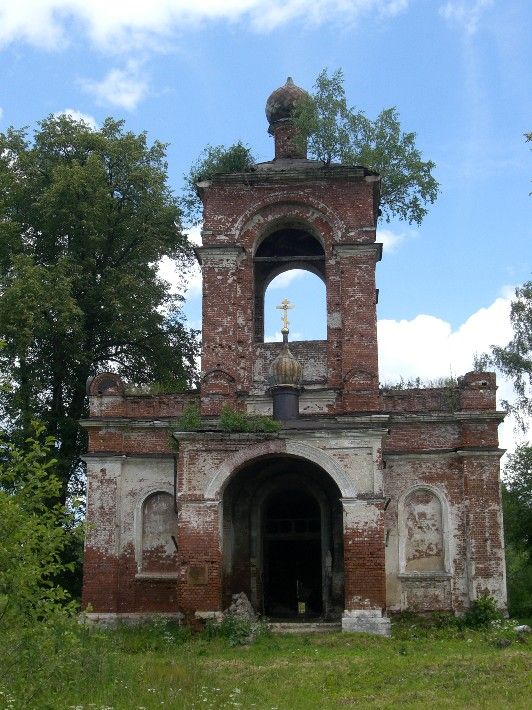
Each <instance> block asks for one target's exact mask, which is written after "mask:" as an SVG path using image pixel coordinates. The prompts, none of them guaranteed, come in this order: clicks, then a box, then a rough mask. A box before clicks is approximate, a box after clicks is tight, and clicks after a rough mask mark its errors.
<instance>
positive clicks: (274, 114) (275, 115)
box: [266, 76, 308, 125]
mask: <svg viewBox="0 0 532 710" xmlns="http://www.w3.org/2000/svg"><path fill="white" fill-rule="evenodd" d="M306 97H308V93H307V92H306V91H305V90H304V89H301V88H300V87H299V86H296V85H295V84H294V82H293V80H292V77H291V76H289V77H288V79H287V80H286V84H285V85H284V86H281V87H279V88H278V89H275V91H273V92H272V93H271V94H270V96H269V98H268V100H267V101H266V118H267V119H268V123H269V124H270V125H271V124H272V123H276V121H282V120H283V119H287V118H291V117H292V116H293V115H294V109H295V108H296V106H297V105H298V104H299V103H300V102H301V101H302V100H303V99H304V98H306Z"/></svg>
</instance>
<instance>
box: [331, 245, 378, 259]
mask: <svg viewBox="0 0 532 710" xmlns="http://www.w3.org/2000/svg"><path fill="white" fill-rule="evenodd" d="M333 252H334V255H335V256H339V257H347V256H363V255H367V254H374V255H375V259H376V261H380V260H381V259H382V244H381V243H380V242H371V243H370V244H356V243H353V244H335V245H334V246H333Z"/></svg>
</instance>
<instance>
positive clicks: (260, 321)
mask: <svg viewBox="0 0 532 710" xmlns="http://www.w3.org/2000/svg"><path fill="white" fill-rule="evenodd" d="M292 269H302V270H306V271H310V272H312V273H314V274H316V275H317V276H319V277H320V278H321V279H322V280H323V282H324V283H325V250H324V247H323V243H322V240H321V239H320V237H319V236H318V235H317V234H316V232H315V231H314V230H313V229H312V228H311V227H310V226H308V225H306V224H305V223H304V222H301V221H298V220H289V219H284V220H276V221H274V222H273V223H271V224H269V225H268V228H267V229H266V230H264V231H263V232H262V234H261V235H260V237H259V239H258V240H257V242H256V244H255V246H254V256H253V285H254V311H255V319H254V320H255V324H254V328H255V340H256V342H262V341H263V340H264V295H265V292H266V289H267V287H268V285H269V284H270V283H271V281H272V280H273V279H274V278H275V277H276V276H279V275H280V274H282V273H283V272H285V271H289V270H292Z"/></svg>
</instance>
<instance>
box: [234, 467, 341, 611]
mask: <svg viewBox="0 0 532 710" xmlns="http://www.w3.org/2000/svg"><path fill="white" fill-rule="evenodd" d="M340 499H341V493H340V490H339V488H338V486H337V484H336V483H335V482H334V481H333V479H332V478H331V477H330V476H329V475H328V474H327V473H326V472H325V471H324V470H323V469H322V468H321V467H320V466H318V465H317V464H315V463H313V462H311V461H307V460H305V459H301V458H297V457H293V456H267V457H262V458H260V459H256V460H254V461H252V462H250V463H248V464H247V465H245V466H244V467H242V468H241V469H240V470H239V471H238V472H236V473H235V474H234V475H233V476H232V478H231V479H230V481H229V483H228V484H227V486H226V488H225V490H224V493H223V506H222V510H223V559H224V597H225V599H224V603H225V604H228V603H229V602H230V599H231V595H232V594H236V593H238V592H242V591H243V592H245V593H246V594H247V595H248V597H249V599H250V601H251V603H252V604H253V607H254V608H255V610H256V611H257V612H258V613H260V614H264V615H267V616H271V617H272V618H286V619H290V618H293V619H297V618H299V619H308V618H314V619H316V618H320V617H321V618H327V619H334V618H337V617H339V616H340V615H341V612H342V610H343V602H344V599H343V584H344V581H343V519H342V505H341V502H340Z"/></svg>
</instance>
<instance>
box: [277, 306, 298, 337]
mask: <svg viewBox="0 0 532 710" xmlns="http://www.w3.org/2000/svg"><path fill="white" fill-rule="evenodd" d="M293 307H294V306H293V305H292V304H291V303H290V301H289V300H288V298H284V299H283V300H282V301H281V303H280V304H279V305H278V306H276V308H278V309H279V310H280V311H284V313H283V315H282V316H281V320H282V322H283V327H282V329H281V333H288V311H289V309H290V308H293Z"/></svg>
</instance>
